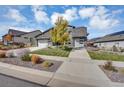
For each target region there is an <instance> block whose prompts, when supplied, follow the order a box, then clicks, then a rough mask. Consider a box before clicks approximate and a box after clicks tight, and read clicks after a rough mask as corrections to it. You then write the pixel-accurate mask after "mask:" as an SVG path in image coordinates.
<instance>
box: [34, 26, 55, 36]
mask: <svg viewBox="0 0 124 93" xmlns="http://www.w3.org/2000/svg"><path fill="white" fill-rule="evenodd" d="M52 29H53V27H52V28H49V29H47V30H46V31H44V32H42V33H41V34H39V35H37V36H35V38H36V37H38V36H40V35H42V34H44V33H47V32H49V31H50V30H52Z"/></svg>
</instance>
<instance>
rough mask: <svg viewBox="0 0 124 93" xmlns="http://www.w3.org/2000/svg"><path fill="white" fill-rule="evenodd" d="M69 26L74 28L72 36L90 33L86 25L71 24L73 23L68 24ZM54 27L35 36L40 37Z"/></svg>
mask: <svg viewBox="0 0 124 93" xmlns="http://www.w3.org/2000/svg"><path fill="white" fill-rule="evenodd" d="M68 27H72V28H73V31H72V37H83V36H87V35H88V33H87V28H86V27H77V28H76V27H75V26H71V25H68ZM52 29H53V27H52V28H50V29H48V30H46V31H44V32H43V33H41V34H39V35H37V36H35V38H37V37H39V36H40V35H43V34H44V33H47V32H49V31H51V30H52Z"/></svg>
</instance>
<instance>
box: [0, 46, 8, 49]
mask: <svg viewBox="0 0 124 93" xmlns="http://www.w3.org/2000/svg"><path fill="white" fill-rule="evenodd" d="M1 49H2V50H8V49H9V47H8V46H2V47H1Z"/></svg>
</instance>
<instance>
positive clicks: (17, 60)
mask: <svg viewBox="0 0 124 93" xmlns="http://www.w3.org/2000/svg"><path fill="white" fill-rule="evenodd" d="M45 61H48V62H52V63H53V64H54V65H52V66H51V67H49V68H46V67H43V66H42V63H39V64H35V65H33V64H32V62H30V61H29V62H27V61H22V60H21V59H20V58H0V62H3V63H8V64H13V65H17V66H22V67H28V68H33V69H38V70H44V71H48V72H56V70H57V69H58V68H59V67H60V65H61V64H62V63H63V62H62V61H54V60H45Z"/></svg>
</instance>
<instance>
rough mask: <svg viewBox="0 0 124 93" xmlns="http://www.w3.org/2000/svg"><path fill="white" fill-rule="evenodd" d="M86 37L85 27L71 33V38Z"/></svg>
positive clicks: (75, 29)
mask: <svg viewBox="0 0 124 93" xmlns="http://www.w3.org/2000/svg"><path fill="white" fill-rule="evenodd" d="M87 35H88V33H87V28H86V27H77V28H74V29H73V31H72V37H83V36H84V37H86V36H87Z"/></svg>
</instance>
